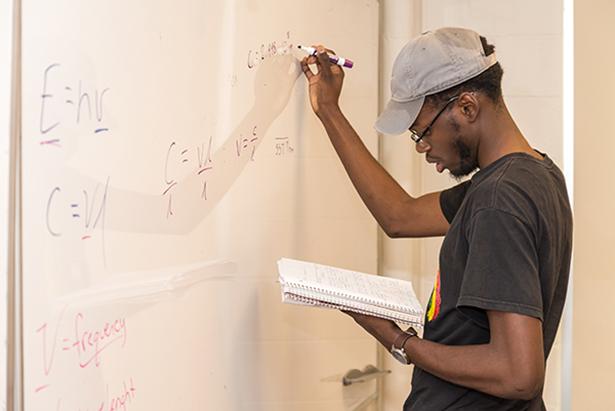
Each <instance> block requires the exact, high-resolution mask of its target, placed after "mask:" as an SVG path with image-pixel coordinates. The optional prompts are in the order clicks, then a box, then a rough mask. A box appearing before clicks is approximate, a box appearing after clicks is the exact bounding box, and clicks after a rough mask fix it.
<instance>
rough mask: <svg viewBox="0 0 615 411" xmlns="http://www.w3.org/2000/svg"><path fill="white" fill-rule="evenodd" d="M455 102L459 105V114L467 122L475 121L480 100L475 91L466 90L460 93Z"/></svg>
mask: <svg viewBox="0 0 615 411" xmlns="http://www.w3.org/2000/svg"><path fill="white" fill-rule="evenodd" d="M457 104H458V105H459V107H460V110H461V114H462V115H463V117H464V118H465V120H466V121H467V122H469V123H473V122H474V121H476V118H477V117H478V113H479V111H480V100H479V99H478V96H477V95H476V93H475V92H472V91H466V92H463V93H461V95H460V96H459V99H458V101H457Z"/></svg>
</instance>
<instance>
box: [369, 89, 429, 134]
mask: <svg viewBox="0 0 615 411" xmlns="http://www.w3.org/2000/svg"><path fill="white" fill-rule="evenodd" d="M424 102H425V97H420V98H418V99H416V100H412V101H408V102H406V103H399V102H397V101H393V100H389V102H388V103H387V106H386V107H385V108H384V110H383V111H382V113H380V116H379V117H378V119H377V120H376V123H375V124H374V127H375V128H376V130H378V132H380V133H382V134H393V135H396V134H401V133H403V132H405V131H408V128H410V126H411V125H412V123H414V121H415V120H416V118H417V117H418V115H419V111H421V107H423V103H424Z"/></svg>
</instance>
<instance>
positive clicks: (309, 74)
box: [301, 56, 314, 80]
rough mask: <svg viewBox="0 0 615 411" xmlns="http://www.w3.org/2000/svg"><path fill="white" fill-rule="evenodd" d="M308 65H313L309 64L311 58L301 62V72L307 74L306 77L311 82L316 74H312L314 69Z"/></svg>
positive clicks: (305, 58)
mask: <svg viewBox="0 0 615 411" xmlns="http://www.w3.org/2000/svg"><path fill="white" fill-rule="evenodd" d="M310 57H311V56H310ZM308 64H311V63H310V62H309V57H304V58H303V59H302V60H301V70H303V74H305V77H306V78H307V79H308V80H309V79H311V78H312V77H314V73H312V69H311V68H310V67H309V66H308Z"/></svg>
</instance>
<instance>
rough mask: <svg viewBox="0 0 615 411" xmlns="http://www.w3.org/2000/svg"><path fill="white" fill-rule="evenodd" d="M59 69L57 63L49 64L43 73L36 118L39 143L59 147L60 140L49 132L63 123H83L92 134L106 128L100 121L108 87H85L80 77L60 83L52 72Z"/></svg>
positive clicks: (74, 124) (101, 120) (102, 117)
mask: <svg viewBox="0 0 615 411" xmlns="http://www.w3.org/2000/svg"><path fill="white" fill-rule="evenodd" d="M59 70H61V65H60V64H59V63H53V64H50V65H49V66H47V67H46V68H45V70H44V72H43V82H42V87H41V108H40V119H39V131H40V133H41V135H42V136H43V139H42V140H41V142H40V143H41V145H52V146H60V143H61V139H60V138H59V137H58V136H56V135H53V136H52V135H50V134H49V133H51V132H52V131H53V130H55V129H56V128H57V127H59V126H61V125H62V123H63V122H66V123H70V125H71V126H79V125H85V126H87V127H90V130H91V132H92V133H93V134H100V133H104V132H107V131H109V128H108V127H107V126H106V125H105V121H104V119H105V117H104V106H105V97H106V96H107V94H108V92H109V91H110V88H108V87H107V88H103V89H98V88H87V87H84V86H83V81H82V80H78V81H76V82H74V83H70V84H62V82H61V81H59V79H58V77H59V76H58V75H56V74H57V72H58V71H59ZM52 134H53V133H52ZM53 137H55V138H53Z"/></svg>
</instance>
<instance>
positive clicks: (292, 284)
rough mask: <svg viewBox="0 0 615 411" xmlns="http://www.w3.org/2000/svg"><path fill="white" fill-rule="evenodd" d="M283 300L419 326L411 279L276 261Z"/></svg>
mask: <svg viewBox="0 0 615 411" xmlns="http://www.w3.org/2000/svg"><path fill="white" fill-rule="evenodd" d="M278 272H279V275H280V277H279V280H280V286H281V290H282V302H284V303H288V304H300V305H306V306H315V307H324V308H333V309H339V310H347V311H354V312H358V313H361V314H367V315H373V316H376V317H381V318H386V319H388V320H392V321H395V322H399V323H405V324H411V325H414V326H419V327H420V326H422V323H423V309H422V307H421V303H420V302H419V300H418V299H417V298H416V295H415V294H414V289H413V288H412V283H411V282H410V281H404V280H399V279H396V278H390V277H382V276H377V275H373V274H365V273H360V272H358V271H351V270H345V269H343V268H336V267H331V266H327V265H322V264H316V263H312V262H307V261H300V260H293V259H289V258H282V259H281V260H279V261H278Z"/></svg>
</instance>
